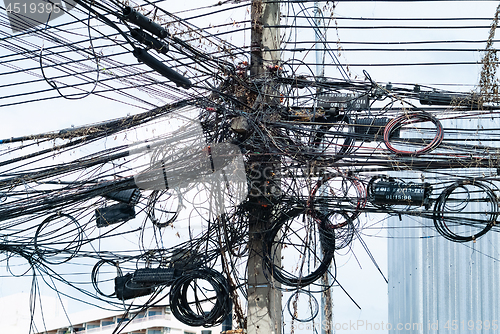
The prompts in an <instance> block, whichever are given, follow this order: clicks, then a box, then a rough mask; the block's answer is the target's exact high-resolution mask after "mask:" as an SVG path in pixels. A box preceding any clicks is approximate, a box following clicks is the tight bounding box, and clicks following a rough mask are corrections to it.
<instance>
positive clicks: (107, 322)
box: [102, 320, 115, 327]
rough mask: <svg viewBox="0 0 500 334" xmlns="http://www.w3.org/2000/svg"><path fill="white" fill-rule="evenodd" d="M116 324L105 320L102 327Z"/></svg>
mask: <svg viewBox="0 0 500 334" xmlns="http://www.w3.org/2000/svg"><path fill="white" fill-rule="evenodd" d="M114 324H115V322H114V321H110V320H103V321H102V326H103V327H104V326H109V325H114Z"/></svg>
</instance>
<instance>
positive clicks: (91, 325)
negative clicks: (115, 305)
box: [87, 324, 101, 329]
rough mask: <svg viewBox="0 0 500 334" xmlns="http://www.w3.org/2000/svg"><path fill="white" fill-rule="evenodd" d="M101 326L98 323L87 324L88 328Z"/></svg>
mask: <svg viewBox="0 0 500 334" xmlns="http://www.w3.org/2000/svg"><path fill="white" fill-rule="evenodd" d="M99 327H101V326H100V325H98V324H87V329H94V328H99Z"/></svg>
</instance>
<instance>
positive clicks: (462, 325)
mask: <svg viewBox="0 0 500 334" xmlns="http://www.w3.org/2000/svg"><path fill="white" fill-rule="evenodd" d="M496 123H498V120H497V119H495V120H491V119H489V118H488V119H486V121H484V120H483V121H482V122H481V120H480V119H478V120H469V119H467V120H453V121H448V122H446V123H444V124H443V125H444V128H445V129H453V130H455V129H456V131H449V132H451V133H452V134H450V133H445V138H447V139H450V138H453V137H452V136H455V138H458V139H461V140H462V141H459V143H468V144H470V145H474V144H476V143H479V144H483V145H491V146H498V143H495V142H489V143H487V142H486V141H483V142H482V143H481V142H480V141H479V140H477V139H474V138H472V135H471V134H473V131H474V129H475V128H481V129H483V128H487V127H488V128H490V129H492V130H491V131H493V130H494V129H495V128H497V127H498V124H496ZM463 129H471V130H469V131H466V130H463ZM483 136H484V135H483ZM471 147H472V146H471ZM440 172H441V171H440ZM497 173H498V171H497V170H496V168H492V169H491V170H487V169H482V170H479V169H471V168H464V169H463V170H462V169H455V170H443V171H442V173H438V172H436V174H431V173H426V174H425V175H424V176H425V178H427V180H430V181H431V182H433V183H434V184H435V185H437V186H436V187H435V189H434V190H433V192H434V194H433V198H434V201H435V200H436V199H437V197H438V196H439V194H440V193H442V192H443V191H444V190H445V189H446V187H447V184H443V183H442V181H443V180H450V177H449V176H450V175H453V176H454V177H455V179H456V180H460V179H461V180H471V181H470V182H471V183H472V184H474V182H476V181H473V180H479V182H485V184H490V185H491V187H492V189H493V191H492V192H491V193H492V194H494V195H493V196H494V197H495V198H498V196H499V192H498V189H496V187H497V186H498V183H497V185H496V186H495V184H494V183H495V182H496V181H492V182H489V181H491V180H487V178H488V176H495V177H496V175H497ZM395 174H396V173H395ZM403 175H404V176H403ZM422 175H423V174H422V173H420V172H419V173H411V172H408V173H401V174H398V177H403V178H405V177H407V178H408V179H409V180H412V181H414V180H415V179H418V178H420V177H422ZM472 176H476V179H473V178H471V177H472ZM485 176H486V180H484V179H483V178H484V177H485ZM449 184H450V183H448V185H449ZM457 189H459V187H458V188H457ZM476 190H477V191H475V192H473V191H468V190H466V188H461V189H460V192H458V191H457V192H456V193H457V194H456V196H457V197H456V198H458V197H459V196H458V195H460V196H462V197H463V200H462V201H460V200H457V199H455V200H454V202H452V201H450V203H448V204H446V205H444V206H442V207H441V209H442V210H448V211H449V212H450V216H451V215H454V216H455V217H457V218H458V219H456V221H454V220H453V219H449V220H448V221H447V222H445V223H446V224H448V225H447V226H446V228H450V230H453V229H460V232H461V233H462V232H463V233H464V235H465V234H466V233H472V234H474V233H475V232H477V230H476V231H475V232H474V231H473V229H474V227H475V225H474V224H475V222H477V221H480V220H481V219H489V218H488V217H491V218H495V214H494V213H493V212H494V211H495V210H498V204H496V201H495V200H492V202H493V203H495V205H494V206H493V207H490V208H489V209H487V208H486V206H485V203H486V202H487V201H486V200H485V198H486V195H484V194H482V191H481V190H480V189H479V188H477V189H476ZM477 194H479V195H477ZM474 196H479V197H477V198H476V199H474ZM466 206H467V209H466ZM413 209H415V210H422V217H419V216H408V215H402V216H401V217H398V216H394V217H391V218H390V219H389V220H388V227H389V229H388V237H389V239H388V278H389V290H388V294H389V296H388V297H389V310H388V311H389V312H388V315H389V317H388V318H389V319H388V322H389V324H390V325H391V326H392V328H393V330H394V329H396V330H403V331H402V332H404V333H497V332H500V287H499V283H500V238H499V233H498V229H497V227H496V226H493V228H492V229H491V230H490V231H489V232H487V233H486V234H485V235H483V236H481V237H479V238H477V240H472V241H468V242H453V241H450V240H447V239H445V238H444V237H443V236H442V235H441V234H440V233H438V231H437V230H436V228H435V227H434V223H433V219H432V213H433V206H431V207H430V208H428V209H425V208H423V207H422V208H420V209H416V208H413ZM467 210H468V211H467ZM429 214H430V215H431V216H429ZM425 215H427V218H425V217H424V216H425ZM480 215H481V217H483V218H477V219H480V220H477V219H476V218H474V217H479V216H480ZM484 217H486V218H484ZM474 219H476V220H474ZM495 220H496V219H495ZM397 327H399V328H397Z"/></svg>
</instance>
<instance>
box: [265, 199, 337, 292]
mask: <svg viewBox="0 0 500 334" xmlns="http://www.w3.org/2000/svg"><path fill="white" fill-rule="evenodd" d="M302 214H306V215H308V216H310V217H311V218H312V219H313V221H314V224H315V225H317V226H311V231H308V232H307V233H308V234H312V233H315V231H317V233H319V240H320V244H321V246H322V248H323V256H322V258H319V255H316V257H317V259H316V262H319V265H318V266H317V267H316V268H315V269H314V270H311V272H310V273H309V274H306V275H303V276H302V275H301V274H299V275H294V274H292V273H290V272H288V271H286V270H284V269H282V268H281V267H280V266H278V265H276V264H275V261H274V260H273V259H274V255H273V251H274V247H273V246H275V245H279V244H280V243H282V241H280V240H276V237H277V236H278V233H279V231H280V230H281V228H282V227H286V228H287V229H288V226H287V223H288V221H290V220H292V219H294V218H296V217H299V216H301V215H302ZM314 228H316V229H315V230H314ZM285 232H286V231H285ZM289 233H291V234H294V233H296V232H293V231H292V232H289ZM283 237H285V238H286V235H285V236H283ZM263 245H264V257H263V264H264V270H265V271H266V272H267V273H268V274H269V275H270V276H272V277H273V278H274V279H275V280H276V281H278V282H280V283H281V284H283V285H286V286H289V287H295V288H301V287H304V286H307V285H309V284H312V283H314V282H315V281H316V280H318V279H319V278H320V277H321V276H322V275H323V274H324V273H325V272H326V271H327V270H328V267H329V265H330V262H331V261H332V259H333V256H334V251H335V234H334V230H333V229H331V228H327V227H326V226H325V217H324V216H323V215H322V214H321V213H320V212H317V211H313V212H311V211H310V210H304V209H303V208H294V209H292V210H290V211H288V212H286V213H282V214H281V215H280V216H279V217H278V219H277V220H276V223H275V224H274V225H273V227H272V228H271V229H270V230H269V231H268V232H267V233H266V234H265V236H264V240H263ZM301 246H302V247H307V245H301ZM303 258H305V256H304V257H303Z"/></svg>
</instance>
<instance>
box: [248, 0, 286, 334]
mask: <svg viewBox="0 0 500 334" xmlns="http://www.w3.org/2000/svg"><path fill="white" fill-rule="evenodd" d="M251 15H252V30H251V33H252V37H251V43H252V44H251V48H252V49H251V54H252V58H251V64H250V75H251V80H252V83H253V84H254V87H256V88H257V89H258V90H259V91H260V94H256V93H252V95H253V96H250V101H251V103H253V108H254V110H256V114H255V116H256V117H257V115H264V117H266V115H269V109H270V108H272V106H273V105H275V104H276V101H274V99H272V98H270V93H271V89H272V81H273V76H274V75H275V74H274V73H275V71H273V70H272V69H271V68H272V67H274V66H275V65H278V66H279V62H280V51H279V46H280V36H279V29H278V28H276V25H278V24H279V22H280V4H279V2H277V1H275V0H274V1H272V0H252V14H251ZM269 116H272V115H269ZM253 153H255V154H253V155H252V156H251V158H250V159H249V162H248V168H249V171H248V173H249V176H250V180H251V182H252V184H251V187H250V201H249V204H250V209H249V233H250V235H249V237H250V238H249V245H248V246H249V259H248V272H247V274H248V313H247V314H248V316H247V333H248V334H280V333H281V327H282V323H281V322H282V321H281V292H280V291H279V290H277V289H275V286H276V285H274V286H273V284H272V283H269V282H268V280H267V279H266V277H265V276H264V273H263V268H262V254H263V249H262V232H263V231H265V230H266V229H267V228H269V226H270V223H271V217H272V215H273V213H274V212H275V205H276V204H277V203H276V198H277V195H279V192H280V187H279V182H280V179H279V158H278V157H276V156H271V155H270V154H266V153H268V152H259V154H257V152H253ZM275 254H276V253H275ZM276 257H277V259H276V261H280V259H279V257H280V256H279V253H277V256H276Z"/></svg>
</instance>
